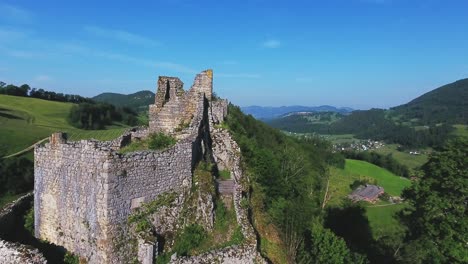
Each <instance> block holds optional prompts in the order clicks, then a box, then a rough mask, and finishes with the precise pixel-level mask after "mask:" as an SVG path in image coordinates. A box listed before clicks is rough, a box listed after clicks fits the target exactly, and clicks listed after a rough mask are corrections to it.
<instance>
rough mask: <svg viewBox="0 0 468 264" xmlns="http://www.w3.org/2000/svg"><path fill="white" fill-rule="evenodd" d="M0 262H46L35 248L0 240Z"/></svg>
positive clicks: (28, 263) (25, 263) (4, 263)
mask: <svg viewBox="0 0 468 264" xmlns="http://www.w3.org/2000/svg"><path fill="white" fill-rule="evenodd" d="M0 263H3V264H18V263H24V264H46V263H47V260H46V259H45V258H44V256H43V255H42V254H41V253H40V252H39V250H37V249H34V248H31V247H27V246H25V245H21V244H18V243H11V242H7V241H3V240H0Z"/></svg>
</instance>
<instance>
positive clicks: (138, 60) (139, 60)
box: [59, 43, 197, 74]
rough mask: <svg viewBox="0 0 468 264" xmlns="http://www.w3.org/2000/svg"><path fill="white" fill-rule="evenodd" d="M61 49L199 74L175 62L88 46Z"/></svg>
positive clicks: (62, 48) (60, 47) (73, 52)
mask: <svg viewBox="0 0 468 264" xmlns="http://www.w3.org/2000/svg"><path fill="white" fill-rule="evenodd" d="M59 49H60V51H61V52H63V53H66V54H80V55H83V56H93V57H98V58H103V59H108V60H115V61H120V62H129V63H133V64H137V65H142V66H145V67H153V68H156V69H158V68H160V69H164V70H170V71H174V72H180V73H187V74H195V73H197V71H196V70H194V69H192V68H190V67H188V66H184V65H182V64H179V63H175V62H168V61H157V60H151V59H142V58H138V57H134V56H129V55H126V54H121V53H113V52H107V51H100V50H95V49H91V48H88V47H86V46H83V45H79V44H73V43H72V44H70V43H64V44H60V45H59Z"/></svg>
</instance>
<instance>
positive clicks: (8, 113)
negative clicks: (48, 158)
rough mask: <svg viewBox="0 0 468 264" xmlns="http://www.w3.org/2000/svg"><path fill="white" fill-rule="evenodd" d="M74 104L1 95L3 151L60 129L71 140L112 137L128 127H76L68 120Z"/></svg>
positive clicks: (19, 147)
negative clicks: (91, 128)
mask: <svg viewBox="0 0 468 264" xmlns="http://www.w3.org/2000/svg"><path fill="white" fill-rule="evenodd" d="M73 105H74V104H71V103H63V102H53V101H46V100H40V99H36V98H29V97H18V96H8V95H0V124H1V125H0V151H2V150H3V151H4V152H5V154H13V153H15V152H18V151H21V150H23V149H25V148H27V147H29V146H31V145H32V144H34V143H35V142H37V141H39V140H41V139H43V138H46V137H48V136H50V134H52V133H54V132H57V131H63V132H67V133H68V135H69V139H70V140H81V139H90V138H95V139H99V140H112V139H115V138H117V137H118V136H120V135H122V133H123V132H124V131H125V130H126V129H127V127H126V126H119V127H106V129H107V130H98V131H95V130H82V129H77V128H75V127H73V126H71V125H70V124H69V122H68V121H67V116H68V113H69V112H70V109H71V108H72V107H73Z"/></svg>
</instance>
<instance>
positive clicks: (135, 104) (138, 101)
mask: <svg viewBox="0 0 468 264" xmlns="http://www.w3.org/2000/svg"><path fill="white" fill-rule="evenodd" d="M154 96H155V94H154V93H153V92H151V91H139V92H136V93H133V94H119V93H102V94H99V95H97V96H95V97H93V98H92V99H93V100H95V101H97V102H104V103H110V104H113V105H115V106H120V107H123V106H126V107H129V108H131V109H133V110H135V111H137V112H142V111H146V110H148V105H150V104H154Z"/></svg>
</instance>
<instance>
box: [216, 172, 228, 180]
mask: <svg viewBox="0 0 468 264" xmlns="http://www.w3.org/2000/svg"><path fill="white" fill-rule="evenodd" d="M219 178H220V179H222V180H229V179H231V172H230V171H229V170H221V171H219Z"/></svg>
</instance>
